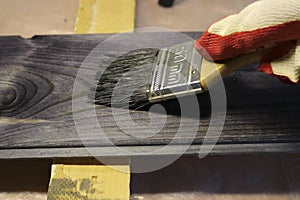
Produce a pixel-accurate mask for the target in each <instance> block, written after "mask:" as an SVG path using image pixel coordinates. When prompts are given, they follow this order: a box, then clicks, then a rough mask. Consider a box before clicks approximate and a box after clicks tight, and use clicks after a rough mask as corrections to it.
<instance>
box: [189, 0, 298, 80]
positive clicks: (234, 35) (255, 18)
mask: <svg viewBox="0 0 300 200" xmlns="http://www.w3.org/2000/svg"><path fill="white" fill-rule="evenodd" d="M298 40H300V0H261V1H257V2H254V3H253V4H251V5H249V6H248V7H246V8H245V9H244V10H242V11H241V12H240V13H239V14H235V15H231V16H228V17H226V18H225V19H223V20H220V21H218V22H216V23H214V24H212V25H211V26H210V27H209V28H208V30H207V31H206V32H205V33H204V34H203V36H202V37H200V38H199V39H198V40H197V41H196V43H195V47H196V48H197V49H198V51H199V52H200V53H201V54H202V55H203V56H204V57H205V58H207V59H213V60H225V59H229V58H233V57H235V56H238V55H241V54H245V53H248V52H251V51H255V50H257V49H260V48H262V47H271V50H270V52H268V53H267V55H266V56H265V57H264V58H263V59H262V60H261V64H260V66H259V70H260V71H264V72H266V73H267V74H274V75H276V76H278V77H280V78H281V79H283V80H288V81H292V82H294V83H297V82H300V81H299V79H300V78H299V77H300V42H299V41H298Z"/></svg>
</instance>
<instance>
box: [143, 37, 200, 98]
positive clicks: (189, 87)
mask: <svg viewBox="0 0 300 200" xmlns="http://www.w3.org/2000/svg"><path fill="white" fill-rule="evenodd" d="M193 44H194V42H193V41H191V42H186V43H182V44H177V45H175V46H171V47H167V48H164V49H162V50H160V51H159V52H158V54H157V57H156V59H155V62H154V63H153V70H152V74H151V77H150V80H149V88H148V91H147V92H148V100H149V101H150V102H156V101H164V100H167V99H173V98H177V97H180V96H186V95H191V94H195V93H200V92H203V89H202V87H201V84H200V67H201V63H202V56H201V55H200V54H199V53H198V51H197V50H196V49H195V48H194V45H193Z"/></svg>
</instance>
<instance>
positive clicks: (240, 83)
mask: <svg viewBox="0 0 300 200" xmlns="http://www.w3.org/2000/svg"><path fill="white" fill-rule="evenodd" d="M143 34H148V38H149V40H145V41H143V42H144V45H145V46H147V45H149V46H151V44H153V43H157V44H158V43H159V44H161V45H165V46H168V45H170V44H171V43H173V44H175V43H176V42H178V41H179V38H178V37H177V36H176V35H175V34H171V33H143ZM163 34H169V35H168V37H169V41H165V40H161V41H159V40H158V41H154V40H152V39H151V38H152V37H153V36H154V35H156V36H157V35H163ZM185 34H187V35H188V36H190V37H192V38H197V37H199V36H200V34H199V33H185ZM110 36H112V35H60V36H36V37H34V38H32V39H23V38H20V37H0V46H1V48H0V74H1V76H0V77H1V78H0V124H1V117H4V118H5V119H7V118H14V119H31V120H44V122H42V123H33V124H30V123H26V124H24V123H23V124H22V123H15V124H1V126H0V150H1V158H9V157H11V156H12V154H11V150H15V153H18V157H21V158H22V157H36V158H39V157H41V156H42V155H41V153H40V151H38V149H40V150H41V151H42V150H43V149H45V148H47V152H48V153H45V154H44V155H43V157H47V154H49V157H51V156H53V154H55V155H57V156H59V157H60V156H61V157H64V156H65V157H70V156H74V155H77V156H82V157H85V156H87V157H89V156H90V154H89V153H88V152H85V153H82V152H83V151H82V148H83V147H84V145H83V143H82V140H81V139H84V140H85V141H86V143H85V144H88V145H90V146H92V147H99V148H100V149H101V148H106V147H109V146H110V145H111V143H109V142H107V140H105V139H104V138H98V137H97V135H95V134H94V135H93V133H96V132H97V127H96V126H95V125H94V124H88V126H89V128H88V129H89V130H91V131H90V133H91V134H87V135H84V136H82V137H83V138H82V137H81V138H80V137H79V136H78V133H77V131H76V127H75V124H74V120H73V115H72V90H73V85H74V81H75V78H76V75H77V72H78V70H79V68H80V66H81V64H82V62H83V61H84V60H85V58H86V56H87V55H88V54H89V53H90V52H91V50H93V48H94V47H96V46H97V45H99V44H100V43H101V42H103V41H104V40H106V39H107V38H109V37H110ZM164 38H165V37H164ZM128 42H129V43H131V44H132V45H133V46H134V45H135V44H136V43H137V41H135V40H133V41H128ZM121 50H122V44H121V43H118V44H111V46H110V47H109V48H106V49H103V50H101V51H100V52H99V56H98V57H97V59H99V60H100V61H101V59H103V60H105V58H107V57H117V56H120V55H119V53H120V51H121ZM96 64H97V65H99V71H101V70H104V68H102V67H101V66H105V65H101V63H96ZM256 68H257V66H256V65H252V66H248V67H246V68H244V69H241V70H239V72H238V75H237V74H232V75H231V76H229V77H227V78H225V79H224V84H225V87H226V95H227V105H228V109H227V117H226V121H225V126H224V129H223V132H222V135H221V137H220V138H219V139H218V144H217V146H216V147H215V153H217V154H228V153H230V154H231V153H249V152H250V153H251V151H252V150H253V151H255V152H276V153H281V152H300V146H299V145H298V144H300V134H299V133H300V118H299V115H300V107H299V103H300V87H299V86H298V85H289V84H284V83H282V82H281V81H279V80H278V79H277V78H275V77H271V76H268V75H265V74H263V73H261V72H257V70H256ZM96 74H97V73H96V72H95V76H96ZM95 83H96V81H95ZM88 92H89V91H87V93H88ZM87 93H83V94H82V96H81V97H83V99H85V100H86V101H88V97H87ZM76 98H80V96H79V97H76ZM198 99H199V102H200V107H201V109H202V110H201V111H203V112H204V113H205V112H207V113H206V114H204V115H202V116H201V119H199V120H200V125H199V127H198V131H197V134H196V137H195V138H194V139H193V145H191V148H190V151H187V153H189V154H195V153H197V152H198V150H197V151H196V150H193V147H195V146H199V145H201V144H202V142H203V140H204V138H205V135H206V130H207V128H208V126H209V122H210V117H209V106H210V104H209V99H210V97H209V93H207V94H203V95H199V96H198ZM163 105H165V106H166V107H167V111H168V113H169V115H168V116H167V122H166V124H165V126H164V128H163V129H162V130H161V131H160V132H159V133H158V134H156V135H153V136H151V137H148V138H138V137H135V136H139V135H140V134H141V133H143V134H151V130H148V129H143V128H142V129H139V128H135V127H130V131H131V134H130V135H128V134H125V133H124V132H123V131H122V130H121V129H120V128H118V126H117V124H116V123H115V122H114V120H113V116H112V114H111V111H110V108H109V107H106V106H97V107H96V113H97V119H98V120H99V122H100V123H101V126H102V128H103V129H104V130H105V131H106V133H107V134H106V135H107V136H108V137H109V139H110V140H111V142H113V143H114V144H115V145H118V146H123V147H126V148H127V149H128V150H130V149H132V150H134V149H135V148H143V147H146V146H148V147H149V146H164V145H166V144H168V143H169V142H170V141H172V140H173V139H174V135H175V133H176V131H177V130H178V124H180V117H181V116H180V112H179V110H180V109H179V107H178V106H176V105H175V104H172V102H171V103H170V102H165V103H163ZM207 110H208V111H207ZM76 112H79V113H82V115H84V114H85V111H84V110H81V109H80V108H76ZM130 114H131V116H132V118H134V119H135V121H136V122H137V123H138V124H145V123H146V124H147V123H148V122H149V116H148V111H147V110H144V111H143V110H140V111H134V110H132V111H130ZM84 117H86V118H88V117H89V116H85V115H84ZM29 121H30V120H29ZM154 125H155V124H154ZM185 128H186V130H187V134H186V138H181V139H175V141H174V140H173V142H174V144H178V145H184V143H185V139H189V138H188V137H189V132H188V126H186V127H185ZM95 138H97V140H95ZM270 145H271V146H270ZM244 146H246V147H245V148H244ZM18 149H20V150H18ZM60 149H61V150H60ZM33 152H36V153H33ZM51 152H53V154H52V153H51ZM76 152H78V153H76ZM100 152H101V151H100ZM213 152H214V150H213ZM79 154H80V155H79ZM120 156H122V155H120ZM83 187H84V186H83Z"/></svg>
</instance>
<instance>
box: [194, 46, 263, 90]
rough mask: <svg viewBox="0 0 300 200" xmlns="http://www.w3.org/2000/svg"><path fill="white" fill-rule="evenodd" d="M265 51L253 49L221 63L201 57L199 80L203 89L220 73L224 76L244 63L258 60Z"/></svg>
mask: <svg viewBox="0 0 300 200" xmlns="http://www.w3.org/2000/svg"><path fill="white" fill-rule="evenodd" d="M266 52H267V49H264V50H260V51H255V52H253V53H248V54H244V55H241V56H238V57H236V58H233V59H229V60H226V61H223V62H221V63H214V62H212V61H208V60H205V59H203V61H202V66H201V73H200V82H201V85H202V87H203V89H204V90H208V86H212V85H213V84H214V83H216V82H217V81H218V80H219V79H220V75H221V76H222V77H225V76H227V75H229V74H231V73H232V72H235V71H237V70H238V69H240V68H242V67H244V66H246V65H249V64H251V63H255V62H257V61H260V60H261V58H262V57H263V56H264V55H265V53H266Z"/></svg>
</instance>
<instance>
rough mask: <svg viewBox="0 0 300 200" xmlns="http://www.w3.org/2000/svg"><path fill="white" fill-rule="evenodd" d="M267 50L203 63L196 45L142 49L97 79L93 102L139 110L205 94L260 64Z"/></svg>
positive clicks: (109, 67)
mask: <svg viewBox="0 0 300 200" xmlns="http://www.w3.org/2000/svg"><path fill="white" fill-rule="evenodd" d="M264 52H265V50H260V51H255V52H252V53H249V54H245V55H242V56H239V57H236V58H234V59H230V60H226V61H220V62H213V61H208V60H206V59H204V58H203V57H202V56H201V55H200V54H199V52H198V51H197V50H196V49H195V47H194V42H193V41H190V42H186V43H182V44H177V45H174V46H171V47H167V48H163V49H160V50H158V49H140V50H135V51H132V52H129V53H127V54H125V55H122V56H120V57H119V58H117V59H116V60H115V61H114V62H112V63H111V64H110V65H109V66H108V67H107V68H106V70H105V71H104V72H103V73H101V76H99V77H98V78H99V79H98V78H97V81H98V83H97V87H96V90H95V95H94V102H95V103H96V104H101V105H109V106H112V105H113V106H118V107H128V106H129V107H131V108H140V107H143V106H146V105H149V104H151V103H156V102H162V101H165V100H169V99H173V98H177V97H180V96H186V95H191V94H195V93H197V94H198V93H202V92H205V91H207V90H208V86H212V85H213V84H215V83H216V81H217V80H218V79H220V75H221V76H222V77H224V76H227V75H229V74H230V73H232V72H235V71H237V70H238V69H240V68H242V67H244V66H246V65H248V64H251V63H254V62H257V61H259V60H260V59H261V58H262V56H263V55H264Z"/></svg>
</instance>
